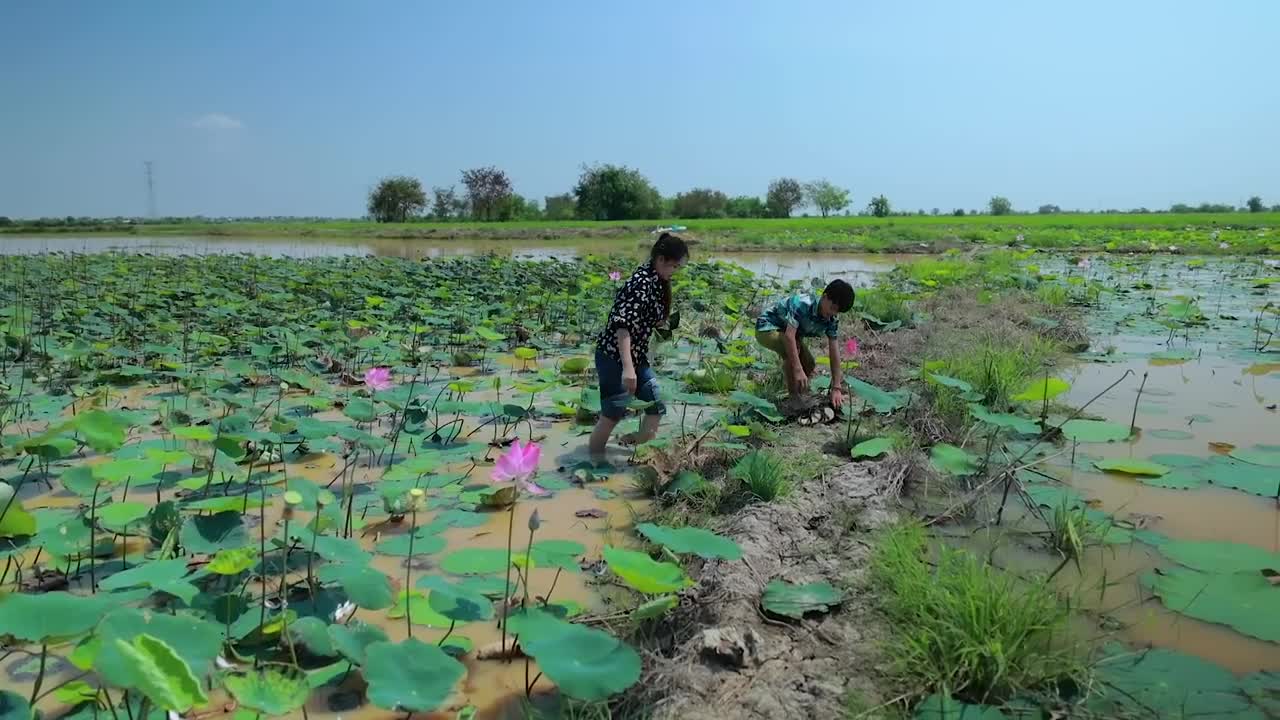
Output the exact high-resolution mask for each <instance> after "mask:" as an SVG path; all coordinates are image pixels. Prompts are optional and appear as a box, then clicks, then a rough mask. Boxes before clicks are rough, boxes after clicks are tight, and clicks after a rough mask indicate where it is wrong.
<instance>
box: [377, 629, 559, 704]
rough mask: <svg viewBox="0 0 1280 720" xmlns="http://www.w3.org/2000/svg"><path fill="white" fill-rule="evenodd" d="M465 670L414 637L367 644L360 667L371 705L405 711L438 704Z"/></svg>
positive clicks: (456, 662) (441, 702) (437, 649)
mask: <svg viewBox="0 0 1280 720" xmlns="http://www.w3.org/2000/svg"><path fill="white" fill-rule="evenodd" d="M464 672H465V669H464V668H463V666H462V664H461V663H459V662H458V661H457V660H454V659H453V658H451V657H449V655H448V654H446V653H445V652H444V651H443V650H441V649H440V648H438V647H436V646H435V645H428V644H427V643H424V642H422V641H420V640H415V639H413V638H409V639H408V640H405V641H404V642H401V643H389V642H375V643H373V644H371V645H369V646H368V648H367V650H366V658H365V663H364V668H363V673H364V678H365V681H366V682H368V683H369V690H368V694H369V699H370V700H371V701H373V704H374V705H377V706H378V707H380V708H383V709H385V710H395V711H404V712H426V711H428V710H435V709H436V708H438V707H440V706H441V705H443V704H444V701H445V700H446V699H447V698H448V697H449V693H450V692H452V691H453V686H454V684H455V683H457V682H458V680H459V679H461V678H462V676H463V674H464ZM544 672H545V668H544Z"/></svg>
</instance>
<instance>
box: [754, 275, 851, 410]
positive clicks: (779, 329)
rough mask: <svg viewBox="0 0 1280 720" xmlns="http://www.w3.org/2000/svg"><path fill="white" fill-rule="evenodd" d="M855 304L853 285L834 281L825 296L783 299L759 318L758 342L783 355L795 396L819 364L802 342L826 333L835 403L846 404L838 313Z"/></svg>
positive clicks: (784, 371) (784, 372) (784, 373)
mask: <svg viewBox="0 0 1280 720" xmlns="http://www.w3.org/2000/svg"><path fill="white" fill-rule="evenodd" d="M852 307H853V286H852V285H850V284H849V283H847V282H845V281H844V280H832V281H831V282H830V283H829V284H828V285H827V289H826V290H823V291H822V295H821V296H820V297H819V296H815V295H814V294H813V293H801V294H798V295H792V296H790V297H786V298H783V299H782V300H779V301H778V302H776V303H774V304H773V305H771V306H770V307H769V308H768V309H766V310H765V311H764V312H763V313H762V314H761V315H760V317H759V318H756V341H757V342H759V343H760V344H761V345H762V346H764V347H766V348H769V349H770V350H772V351H774V352H776V353H778V355H779V356H781V358H782V376H783V378H784V379H785V380H786V383H787V392H788V393H789V394H790V395H791V397H796V396H797V395H799V394H800V393H802V392H804V391H805V390H808V389H809V380H810V378H812V377H813V373H814V370H815V368H816V366H817V363H816V362H815V361H814V359H813V354H812V353H810V352H809V348H807V347H805V345H804V343H803V342H802V341H803V340H804V339H805V338H811V337H820V336H825V337H826V338H827V354H828V356H829V357H830V359H831V405H832V407H835V408H839V407H840V406H841V405H843V404H844V392H845V391H844V376H843V373H842V372H841V367H840V344H839V342H838V341H837V339H838V338H839V337H840V328H839V322H838V319H837V316H838V315H839V314H840V313H843V312H848V311H849V309H850V308H852Z"/></svg>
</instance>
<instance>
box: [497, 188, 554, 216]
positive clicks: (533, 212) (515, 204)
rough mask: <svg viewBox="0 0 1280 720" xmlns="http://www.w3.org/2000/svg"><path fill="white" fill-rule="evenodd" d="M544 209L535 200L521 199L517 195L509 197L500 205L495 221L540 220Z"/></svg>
mask: <svg viewBox="0 0 1280 720" xmlns="http://www.w3.org/2000/svg"><path fill="white" fill-rule="evenodd" d="M541 218H542V208H540V207H538V203H537V201H535V200H531V199H527V198H524V197H521V196H520V195H519V194H517V193H511V194H510V195H507V196H506V197H505V198H503V199H502V201H501V202H500V203H499V204H498V207H497V209H496V212H495V217H494V219H495V220H540V219H541Z"/></svg>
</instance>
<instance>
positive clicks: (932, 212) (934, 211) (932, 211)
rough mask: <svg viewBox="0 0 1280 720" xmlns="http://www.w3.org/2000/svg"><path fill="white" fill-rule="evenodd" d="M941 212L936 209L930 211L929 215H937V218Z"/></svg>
mask: <svg viewBox="0 0 1280 720" xmlns="http://www.w3.org/2000/svg"><path fill="white" fill-rule="evenodd" d="M940 212H941V211H940V210H938V208H934V209H932V210H930V211H929V214H930V215H935V216H936V215H937V214H938V213H940Z"/></svg>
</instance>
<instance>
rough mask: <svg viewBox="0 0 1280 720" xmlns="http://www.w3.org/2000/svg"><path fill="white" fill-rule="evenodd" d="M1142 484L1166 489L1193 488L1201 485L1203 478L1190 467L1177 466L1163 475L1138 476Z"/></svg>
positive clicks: (1203, 482) (1203, 481)
mask: <svg viewBox="0 0 1280 720" xmlns="http://www.w3.org/2000/svg"><path fill="white" fill-rule="evenodd" d="M1138 481H1139V482H1141V483H1142V484H1143V485H1150V486H1151V487H1158V488H1165V489H1166V490H1194V489H1196V488H1198V487H1203V486H1204V484H1205V482H1206V481H1205V479H1204V478H1202V477H1200V476H1199V475H1197V474H1195V472H1194V471H1193V470H1191V469H1187V468H1177V469H1174V470H1172V471H1170V472H1168V473H1166V474H1164V475H1158V476H1154V477H1153V476H1149V475H1144V476H1140V477H1139V478H1138Z"/></svg>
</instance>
